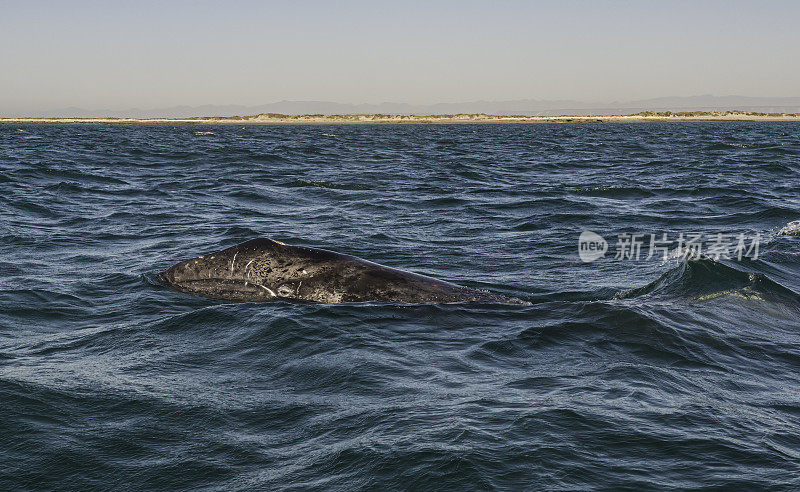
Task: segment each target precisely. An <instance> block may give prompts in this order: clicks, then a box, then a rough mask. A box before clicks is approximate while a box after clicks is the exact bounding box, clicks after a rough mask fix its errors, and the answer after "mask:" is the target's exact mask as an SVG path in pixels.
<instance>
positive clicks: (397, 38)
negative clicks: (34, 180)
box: [0, 0, 800, 114]
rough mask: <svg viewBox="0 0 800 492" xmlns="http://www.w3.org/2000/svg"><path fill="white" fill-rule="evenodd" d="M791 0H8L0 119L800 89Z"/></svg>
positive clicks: (2, 26)
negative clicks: (304, 103) (70, 112)
mask: <svg viewBox="0 0 800 492" xmlns="http://www.w3.org/2000/svg"><path fill="white" fill-rule="evenodd" d="M798 19H800V2H796V1H794V0H792V1H778V0H775V1H769V0H766V1H765V0H762V1H750V2H738V1H724V2H723V1H714V0H709V1H658V2H655V1H646V0H642V1H636V2H623V1H600V0H597V1H571V0H559V1H540V2H536V1H503V0H496V1H490V0H482V1H471V0H463V1H435V0H428V1H419V2H417V1H413V0H408V1H391V2H389V1H386V2H384V1H378V0H373V1H329V2H319V1H302V0H295V1H245V0H241V1H235V0H233V1H224V2H223V1H219V0H215V1H186V0H172V1H168V0H159V1H149V0H142V1H130V0H127V1H114V0H105V1H82V0H72V1H69V2H64V1H40V0H26V1H15V0H0V64H1V65H2V67H1V68H0V114H2V113H4V112H25V111H30V112H35V111H37V110H47V109H55V108H64V107H72V106H75V107H81V108H88V109H98V108H103V109H125V108H157V107H170V106H175V105H190V106H194V105H203V104H242V105H258V104H265V103H270V102H274V101H281V100H320V101H333V102H343V103H380V102H384V101H391V102H407V103H413V104H431V103H436V102H463V101H475V100H490V101H494V100H512V99H542V100H556V99H572V100H579V101H628V100H634V99H644V98H650V97H662V96H691V95H699V94H714V95H746V96H800V55H798V46H800V28H799V27H798Z"/></svg>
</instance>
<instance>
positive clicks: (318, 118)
mask: <svg viewBox="0 0 800 492" xmlns="http://www.w3.org/2000/svg"><path fill="white" fill-rule="evenodd" d="M653 121H800V114H798V113H794V114H785V113H784V114H781V113H768V114H767V113H748V112H744V111H725V112H702V111H693V112H681V113H669V112H668V113H654V112H647V113H638V114H633V115H614V116H496V115H487V114H458V115H428V116H416V115H384V114H357V115H297V116H296V115H279V114H260V115H255V116H231V117H195V118H0V124H75V125H86V124H89V125H91V124H95V125H96V124H102V125H109V124H112V125H113V124H117V125H254V124H255V125H331V124H336V125H338V124H376V123H377V124H384V123H410V124H425V123H427V124H430V123H439V124H456V123H636V122H653Z"/></svg>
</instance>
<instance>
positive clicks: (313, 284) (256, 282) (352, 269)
mask: <svg viewBox="0 0 800 492" xmlns="http://www.w3.org/2000/svg"><path fill="white" fill-rule="evenodd" d="M158 278H159V280H160V281H162V282H163V283H165V284H166V285H167V286H169V287H170V288H172V289H173V290H176V291H180V292H187V293H191V294H196V295H201V296H204V297H209V298H212V299H220V300H227V301H234V302H259V301H274V300H281V299H283V300H292V301H301V302H326V303H340V302H367V301H389V302H407V303H420V302H466V301H490V302H498V301H499V302H507V301H509V300H508V299H505V298H502V297H500V296H495V295H494V294H490V293H488V292H484V291H478V290H474V289H469V288H467V287H462V286H460V285H456V284H452V283H450V282H445V281H442V280H437V279H434V278H431V277H426V276H424V275H419V274H416V273H411V272H405V271H403V270H398V269H395V268H391V267H387V266H384V265H379V264H377V263H373V262H370V261H367V260H364V259H361V258H357V257H355V256H350V255H345V254H341V253H336V252H334V251H328V250H324V249H318V248H310V247H303V246H290V245H286V244H283V243H280V242H278V241H273V240H271V239H267V238H258V239H253V240H250V241H247V242H244V243H242V244H239V245H236V246H233V247H230V248H227V249H224V250H221V251H217V252H214V253H210V254H207V255H203V256H199V257H197V258H192V259H190V260H186V261H183V262H180V263H178V264H176V265H174V266H172V267H170V268H169V269H167V270H166V271H164V272H162V273H161V274H159V276H158Z"/></svg>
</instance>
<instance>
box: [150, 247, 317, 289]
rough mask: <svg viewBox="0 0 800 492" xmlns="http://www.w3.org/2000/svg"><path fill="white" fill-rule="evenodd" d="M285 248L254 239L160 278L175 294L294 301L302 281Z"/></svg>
mask: <svg viewBox="0 0 800 492" xmlns="http://www.w3.org/2000/svg"><path fill="white" fill-rule="evenodd" d="M283 248H285V245H284V244H283V243H279V242H277V241H273V240H271V239H254V240H252V241H248V242H246V243H242V244H240V245H238V246H234V247H232V248H228V249H225V250H222V251H217V252H215V253H210V254H207V255H203V256H198V257H196V258H192V259H189V260H186V261H182V262H180V263H178V264H176V265H173V266H172V267H170V268H168V269H167V270H164V271H163V272H161V273H159V274H158V275H157V278H158V280H159V281H160V282H162V283H164V284H166V285H167V286H168V287H170V288H171V289H173V290H177V291H180V292H187V293H190V294H196V295H201V296H204V297H209V298H212V299H224V300H232V301H242V302H244V301H268V300H273V299H276V298H281V297H285V298H291V297H293V294H295V293H296V291H297V288H296V287H295V285H296V284H297V283H299V281H301V280H302V279H301V278H300V275H301V273H300V272H297V271H296V270H297V268H292V265H291V264H292V262H291V261H287V258H286V255H285V254H282V249H283ZM298 279H299V280H298Z"/></svg>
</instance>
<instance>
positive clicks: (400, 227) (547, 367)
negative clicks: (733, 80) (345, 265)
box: [0, 122, 800, 490]
mask: <svg viewBox="0 0 800 492" xmlns="http://www.w3.org/2000/svg"><path fill="white" fill-rule="evenodd" d="M799 170H800V125H798V124H794V123H779V122H774V123H773V122H770V123H756V122H739V123H734V122H726V123H713V122H699V123H642V124H555V125H548V124H541V125H406V126H403V125H399V126H398V125H375V126H372V125H358V126H246V127H241V126H80V125H74V126H59V125H52V126H37V125H26V126H11V125H4V126H0V489H3V490H9V489H86V488H111V489H119V488H131V489H133V490H176V489H211V490H215V489H216V490H231V489H234V490H250V489H264V490H275V489H290V490H306V489H325V490H330V489H333V490H360V489H371V490H383V489H387V488H398V489H410V490H425V489H454V490H470V489H479V490H483V489H512V490H519V489H531V490H539V489H550V490H552V489H590V490H595V489H597V490H601V489H620V488H623V489H630V490H641V489H651V488H652V489H665V488H667V489H672V488H692V489H694V488H712V489H714V488H717V489H730V488H743V489H747V490H759V489H761V490H796V489H798V488H800V237H799V236H798V234H800V226H797V225H796V224H794V225H793V224H791V223H792V222H793V221H795V220H797V219H800V196H799V195H798V189H800V175H799V174H798V171H799ZM584 230H591V231H593V232H595V233H597V234H599V235H600V236H602V237H603V238H605V239H606V240H607V243H608V248H609V249H608V252H607V253H606V255H605V256H604V257H602V258H600V259H598V260H596V261H594V262H584V261H582V260H581V258H580V257H579V254H578V252H579V250H578V238H579V235H580V234H581V232H582V231H584ZM690 233H700V234H702V235H705V236H708V237H712V236H713V235H715V234H725V235H731V236H732V237H737V236H738V235H739V234H742V235H743V236H742V237H747V238H749V239H748V242H747V245H748V246H752V245H753V242H755V241H756V238H760V239H758V246H759V251H758V255H757V257H756V258H753V256H754V255H753V254H752V253H753V252H754V251H753V250H752V248H751V255H750V256H749V257H748V256H745V257H743V258H742V259H741V260H739V259H738V258H736V257H734V258H731V259H726V258H725V257H724V256H723V257H719V258H714V257H713V255H712V256H709V255H706V256H700V257H694V258H685V257H684V256H680V255H678V254H675V255H671V258H669V259H668V260H667V261H663V258H661V257H659V256H658V255H656V256H653V257H651V258H647V257H646V256H647V255H646V254H642V256H641V257H640V258H639V259H638V260H636V259H634V258H626V257H620V258H615V256H616V254H615V252H624V246H622V244H623V240H622V239H621V238H620V236H622V237H625V236H624V235H625V234H641V235H642V237H644V238H645V244H644V245H643V251H644V252H645V253H646V252H647V248H646V247H647V246H648V244H647V242H648V241H647V239H648V238H649V237H650V234H657V235H658V237H661V236H662V234H667V235H668V238H673V237H678V236H679V235H680V234H686V235H687V237H688V235H689V234H690ZM756 235H759V236H756ZM259 236H265V237H270V238H273V239H277V240H280V241H283V242H286V243H290V244H304V245H310V246H315V247H322V248H326V249H331V250H335V251H339V252H343V253H349V254H354V255H357V256H360V257H362V258H366V259H369V260H372V261H376V262H379V263H382V264H386V265H390V266H393V267H398V268H402V269H405V270H410V271H414V272H418V273H423V274H426V275H430V276H433V277H436V278H441V279H445V280H449V281H453V282H456V283H459V284H463V285H467V286H470V287H475V288H479V289H485V290H489V291H492V292H495V293H498V294H502V295H507V296H512V297H518V298H520V299H523V300H525V301H528V303H529V304H528V305H522V306H519V305H503V304H444V305H403V304H391V303H366V304H340V305H324V304H291V303H285V302H275V303H264V304H255V303H250V304H231V303H225V302H219V301H212V300H208V299H204V298H200V297H194V296H190V295H186V294H180V293H176V292H173V291H170V290H168V289H167V288H165V287H164V286H162V285H160V284H159V283H158V281H157V280H156V278H155V275H156V274H157V273H158V272H159V271H161V270H163V269H164V268H166V267H168V266H170V265H172V264H173V263H176V262H178V261H180V260H183V259H187V258H189V257H192V256H196V255H199V254H203V253H207V252H210V251H215V250H218V249H221V248H224V247H228V246H232V245H234V244H237V243H239V242H242V241H245V240H248V239H251V238H254V237H259Z"/></svg>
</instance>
